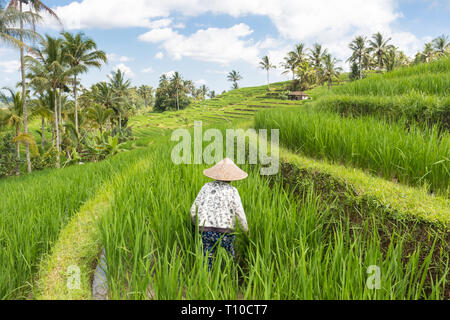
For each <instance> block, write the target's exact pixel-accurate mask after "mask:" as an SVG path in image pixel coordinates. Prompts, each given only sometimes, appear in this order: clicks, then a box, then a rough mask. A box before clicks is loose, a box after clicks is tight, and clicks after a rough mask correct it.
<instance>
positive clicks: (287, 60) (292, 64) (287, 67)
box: [280, 53, 297, 87]
mask: <svg viewBox="0 0 450 320" xmlns="http://www.w3.org/2000/svg"><path fill="white" fill-rule="evenodd" d="M280 67H282V68H283V69H284V71H283V72H282V73H281V74H283V75H285V74H288V73H292V87H294V82H295V68H296V67H297V65H296V59H295V57H294V56H293V55H292V54H291V53H288V55H287V56H286V57H284V62H282V63H281V64H280Z"/></svg>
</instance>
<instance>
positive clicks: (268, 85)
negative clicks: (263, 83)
mask: <svg viewBox="0 0 450 320" xmlns="http://www.w3.org/2000/svg"><path fill="white" fill-rule="evenodd" d="M267 89H269V91H270V80H269V70H267Z"/></svg>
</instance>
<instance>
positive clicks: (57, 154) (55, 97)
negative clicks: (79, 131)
mask: <svg viewBox="0 0 450 320" xmlns="http://www.w3.org/2000/svg"><path fill="white" fill-rule="evenodd" d="M53 96H54V103H55V107H54V113H55V133H56V139H55V140H56V151H57V152H56V168H58V169H59V168H60V167H61V164H60V158H59V152H60V150H59V149H60V148H59V128H58V124H59V121H58V101H57V95H56V87H55V88H53Z"/></svg>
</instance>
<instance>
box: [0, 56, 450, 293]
mask: <svg viewBox="0 0 450 320" xmlns="http://www.w3.org/2000/svg"><path fill="white" fill-rule="evenodd" d="M448 66H449V63H448V61H446V60H442V61H440V62H437V63H431V64H429V65H427V66H417V67H413V68H411V69H401V70H398V71H394V72H392V73H388V74H386V75H377V76H374V77H369V78H368V79H365V80H362V81H359V82H356V83H348V84H344V85H341V86H337V87H334V88H333V89H332V90H331V92H326V91H327V90H324V89H323V88H318V89H314V90H313V92H312V93H311V95H312V96H313V98H314V99H313V100H312V101H308V102H300V101H286V100H281V99H279V98H277V94H276V93H277V92H280V91H282V90H284V88H285V87H286V86H287V85H289V84H288V83H278V84H273V85H272V87H273V88H274V90H273V92H272V93H268V92H267V87H266V86H261V87H255V88H243V89H239V90H233V91H230V92H228V93H225V94H223V95H221V96H218V97H217V98H215V99H211V100H207V101H205V102H200V103H196V104H194V105H193V106H191V107H189V108H187V109H185V110H182V111H180V112H165V113H154V112H149V113H148V114H144V115H140V116H137V117H135V118H133V119H131V121H130V126H132V130H133V133H134V136H135V140H134V141H130V142H129V147H130V149H132V150H131V151H128V152H125V153H122V154H119V155H117V156H115V157H113V158H111V159H109V160H105V161H102V162H99V163H92V164H85V165H81V166H73V167H69V168H65V169H63V170H60V171H56V170H46V171H43V172H38V173H33V174H32V175H30V176H24V177H20V178H11V179H7V180H1V181H0V192H1V194H8V197H7V198H6V199H5V201H2V203H1V204H0V250H1V251H0V266H1V270H2V276H1V278H0V298H2V299H92V290H91V289H92V288H91V285H92V278H93V272H94V269H95V266H96V265H97V262H98V257H99V254H100V252H101V251H102V250H103V248H104V249H105V253H106V262H107V266H108V268H107V272H106V275H107V280H108V286H109V292H108V298H109V299H438V300H441V299H449V298H450V285H449V283H450V282H449V280H450V277H449V270H450V269H449V252H450V250H449V241H450V238H449V233H448V229H449V226H450V200H449V180H450V179H449V175H450V174H449V170H450V165H449V161H450V137H449V133H448V129H447V127H446V126H445V123H444V120H445V117H442V116H436V117H437V118H436V119H439V120H436V121H434V120H430V121H428V120H427V121H426V122H423V121H416V120H415V118H414V117H410V116H408V115H405V114H404V113H405V112H406V111H405V112H403V111H398V110H397V109H400V108H401V103H400V104H397V105H396V106H395V108H397V109H396V110H394V111H392V114H390V115H389V116H387V117H385V115H384V113H386V112H385V111H383V110H384V109H382V108H384V105H385V104H383V101H384V100H383V99H385V100H386V101H388V102H389V103H391V101H394V99H399V100H401V99H403V98H402V96H403V94H405V95H409V94H411V95H413V94H416V95H422V96H423V97H424V98H423V100H420V101H422V102H423V103H424V106H425V108H428V109H430V110H434V109H439V108H444V109H445V105H442V104H441V103H440V101H446V100H445V99H448V88H449V86H448V80H449V77H448V76H449V69H446V68H448ZM414 68H415V69H414ZM402 79H403V80H404V82H403V84H402V82H401V81H402ZM389 81H392V82H390V83H389ZM384 82H388V84H387V85H386V86H384V84H382V83H384ZM397 85H398V88H399V89H398V90H400V91H392V90H391V91H389V90H390V88H393V87H395V86H397ZM401 87H402V88H403V87H406V89H400V88H401ZM407 88H409V90H407ZM383 90H385V91H383ZM401 90H403V91H401ZM342 97H344V98H345V99H349V100H350V101H351V100H352V99H353V98H355V99H360V100H358V101H360V103H359V104H356V103H355V104H353V105H350V104H346V105H345V108H346V110H347V111H345V112H342V110H343V109H342V108H344V107H342V108H341V107H339V108H337V107H334V106H335V105H338V103H337V102H336V104H335V105H334V104H333V99H335V100H336V101H343V99H342ZM378 98H379V99H380V100H376V99H378ZM391 98H392V99H393V100H389V99H391ZM409 98H410V97H409ZM339 99H340V100H339ZM345 99H344V100H345ZM364 99H367V100H366V101H371V103H372V105H373V106H371V107H370V108H369V107H367V110H369V109H370V110H372V111H366V110H365V109H364V110H363V109H361V108H362V107H361V108H360V107H359V106H364V105H365V104H364ZM370 99H372V100H370ZM440 99H442V100H440ZM321 101H326V103H324V104H322V103H321ZM377 101H382V102H381V103H380V109H379V110H378V109H377V107H376V105H377ZM430 101H432V103H430V104H429V103H428V102H430ZM388 102H386V103H388ZM422 102H421V103H422ZM339 103H341V102H339ZM358 108H359V109H358ZM395 108H394V107H392V110H393V109H395ZM444 111H445V110H444ZM444 113H445V112H444ZM437 114H438V113H437ZM433 117H434V116H433ZM420 119H422V118H418V120H420ZM430 119H431V118H430ZM433 119H434V118H433ZM194 121H202V122H203V124H204V126H205V127H214V128H219V129H220V130H222V131H223V130H225V129H227V128H238V127H239V128H252V127H254V128H267V129H271V128H274V129H279V130H280V142H281V145H282V148H281V150H280V158H281V161H282V165H281V169H280V171H279V172H278V173H277V174H276V175H274V176H261V175H260V173H259V169H260V166H259V165H253V164H249V163H247V164H245V165H243V166H242V168H243V169H244V170H246V171H247V172H248V173H249V178H248V179H247V180H244V181H241V182H237V183H234V186H236V188H237V189H238V190H239V193H240V195H241V198H242V201H243V205H244V208H245V211H246V215H247V219H248V222H249V227H250V234H249V235H246V234H245V233H243V232H241V231H240V230H237V233H236V243H235V246H236V255H237V258H236V261H232V260H231V258H230V257H229V256H228V255H227V254H226V252H225V251H224V250H222V249H219V251H218V254H217V255H216V257H215V260H214V267H213V270H212V272H208V271H207V266H206V264H205V263H204V259H203V256H202V249H201V241H200V237H199V234H197V233H195V232H193V231H192V227H191V225H190V216H189V209H190V207H191V205H192V202H193V201H194V199H195V197H196V195H197V193H198V191H199V190H200V188H201V187H202V185H203V184H204V183H206V182H208V179H207V178H206V177H204V176H203V175H202V171H203V169H205V168H207V167H208V166H207V165H187V164H182V165H175V164H174V163H173V162H172V161H171V157H170V154H171V151H172V148H173V147H174V145H175V142H173V141H171V139H170V133H171V131H172V130H173V129H176V128H180V127H186V128H190V127H192V126H193V124H194ZM131 147H133V148H131ZM25 234H26V235H27V236H26V237H25V236H24V235H25ZM71 265H76V266H79V267H80V270H81V272H82V275H81V286H80V287H79V288H77V289H73V288H69V287H68V286H67V285H66V283H67V279H68V273H67V270H68V267H70V266H71ZM371 270H372V271H373V270H376V272H378V274H379V280H380V281H379V283H376V285H375V287H374V283H372V282H371V279H372V278H371V277H370V276H371V275H372V271H371Z"/></svg>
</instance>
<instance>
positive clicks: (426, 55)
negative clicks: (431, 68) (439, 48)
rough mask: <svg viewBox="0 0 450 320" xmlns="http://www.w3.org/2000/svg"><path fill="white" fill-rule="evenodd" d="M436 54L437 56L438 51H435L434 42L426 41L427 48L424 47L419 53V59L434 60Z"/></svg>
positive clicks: (422, 60) (423, 60)
mask: <svg viewBox="0 0 450 320" xmlns="http://www.w3.org/2000/svg"><path fill="white" fill-rule="evenodd" d="M435 56H436V52H435V51H434V48H433V43H432V42H428V43H425V48H424V49H423V51H422V52H420V53H419V54H418V59H419V61H421V62H427V63H428V62H430V61H431V60H433V59H434V57H435Z"/></svg>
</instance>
